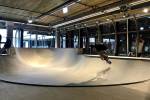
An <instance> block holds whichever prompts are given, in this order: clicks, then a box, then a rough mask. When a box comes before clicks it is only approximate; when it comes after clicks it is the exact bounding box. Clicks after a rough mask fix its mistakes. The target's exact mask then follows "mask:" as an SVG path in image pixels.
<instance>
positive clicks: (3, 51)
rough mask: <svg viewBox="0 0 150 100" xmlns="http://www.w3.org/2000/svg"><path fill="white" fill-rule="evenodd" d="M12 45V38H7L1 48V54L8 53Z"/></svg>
mask: <svg viewBox="0 0 150 100" xmlns="http://www.w3.org/2000/svg"><path fill="white" fill-rule="evenodd" d="M10 47H11V40H10V39H7V41H6V43H5V45H4V47H3V48H2V49H0V54H3V53H8V50H9V48H10Z"/></svg>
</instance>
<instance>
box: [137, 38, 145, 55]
mask: <svg viewBox="0 0 150 100" xmlns="http://www.w3.org/2000/svg"><path fill="white" fill-rule="evenodd" d="M143 47H144V40H143V39H142V38H140V39H139V45H138V55H137V56H138V57H141V55H142V52H143Z"/></svg>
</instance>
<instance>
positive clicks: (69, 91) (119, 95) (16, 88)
mask: <svg viewBox="0 0 150 100" xmlns="http://www.w3.org/2000/svg"><path fill="white" fill-rule="evenodd" d="M131 87H132V88H131ZM140 87H141V88H140ZM0 100H150V82H145V83H140V84H133V85H127V86H109V87H69V88H68V87H39V86H38V87H37V86H28V85H16V84H10V83H3V82H0Z"/></svg>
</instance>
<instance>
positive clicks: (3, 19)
mask: <svg viewBox="0 0 150 100" xmlns="http://www.w3.org/2000/svg"><path fill="white" fill-rule="evenodd" d="M1 21H12V22H15V23H23V24H27V23H28V22H27V20H23V19H17V18H8V17H2V16H0V22H1ZM32 25H33V26H44V27H48V24H44V23H38V22H34V23H33V24H32Z"/></svg>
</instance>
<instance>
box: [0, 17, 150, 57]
mask: <svg viewBox="0 0 150 100" xmlns="http://www.w3.org/2000/svg"><path fill="white" fill-rule="evenodd" d="M59 33H60V48H83V49H84V51H85V53H88V54H91V53H93V52H91V49H90V46H91V45H95V44H96V43H97V42H100V41H102V42H103V43H104V44H105V45H106V46H107V47H108V50H107V52H108V54H109V55H118V56H137V53H138V48H141V47H139V46H140V45H141V44H140V40H141V39H142V40H143V47H142V54H141V56H143V57H150V16H143V17H139V18H137V20H135V19H134V18H130V19H122V20H119V21H115V22H109V23H104V24H103V23H100V24H99V25H96V24H95V26H92V27H86V26H84V27H82V28H81V29H79V28H78V29H73V30H69V29H68V30H64V31H63V30H62V31H60V32H59ZM0 34H1V36H2V39H1V45H0V47H1V48H2V47H3V46H4V43H5V42H6V36H7V30H6V29H0ZM41 34H43V35H41ZM47 34H48V33H47ZM20 38H21V35H20V32H19V31H18V30H13V47H16V48H20V47H21V46H20V43H21V40H20ZM23 47H24V48H54V47H55V32H52V33H50V35H45V34H44V33H42V32H32V31H31V32H30V31H27V30H24V31H23ZM130 53H131V54H130ZM94 54H95V53H94Z"/></svg>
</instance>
